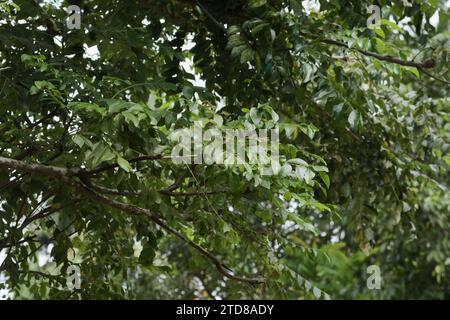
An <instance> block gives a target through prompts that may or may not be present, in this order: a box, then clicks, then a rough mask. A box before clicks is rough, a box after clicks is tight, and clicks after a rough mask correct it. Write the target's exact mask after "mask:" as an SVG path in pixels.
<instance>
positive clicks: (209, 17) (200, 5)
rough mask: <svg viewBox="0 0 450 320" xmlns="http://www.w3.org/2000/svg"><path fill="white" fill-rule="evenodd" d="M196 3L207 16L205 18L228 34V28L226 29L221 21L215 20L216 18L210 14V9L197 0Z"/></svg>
mask: <svg viewBox="0 0 450 320" xmlns="http://www.w3.org/2000/svg"><path fill="white" fill-rule="evenodd" d="M195 3H196V4H197V6H198V7H199V8H200V10H201V11H202V12H203V13H204V14H205V16H206V17H207V18H208V19H209V20H210V21H211V22H212V23H213V24H214V25H215V26H216V27H217V28H218V29H220V30H221V31H222V32H227V28H225V26H224V25H223V24H222V23H220V22H219V21H217V19H216V18H214V16H213V15H212V14H211V13H209V11H208V9H207V8H206V7H205V6H204V5H203V4H202V3H201V2H200V1H199V0H196V1H195Z"/></svg>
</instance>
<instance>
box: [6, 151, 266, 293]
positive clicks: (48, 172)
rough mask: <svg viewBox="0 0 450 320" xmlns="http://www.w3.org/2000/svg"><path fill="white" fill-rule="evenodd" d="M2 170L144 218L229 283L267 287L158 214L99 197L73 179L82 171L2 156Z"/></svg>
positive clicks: (262, 280) (260, 280) (259, 279)
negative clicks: (62, 186)
mask: <svg viewBox="0 0 450 320" xmlns="http://www.w3.org/2000/svg"><path fill="white" fill-rule="evenodd" d="M0 168H6V169H13V170H17V171H22V172H28V173H32V174H39V175H43V176H46V177H49V178H55V179H58V180H59V181H61V182H63V183H65V184H66V185H69V186H71V187H72V188H73V189H74V190H75V191H77V192H78V193H80V194H83V195H85V196H87V197H89V198H91V199H94V200H97V201H98V202H99V203H102V204H104V205H106V206H108V207H111V208H115V209H118V210H120V211H123V212H126V213H128V214H130V215H136V216H144V217H146V218H147V219H148V220H150V221H152V222H154V223H155V224H157V225H158V226H160V227H161V228H162V229H164V230H165V231H167V232H168V233H170V234H172V235H174V236H176V237H177V238H179V239H180V240H182V241H183V242H185V243H187V244H188V245H190V246H191V247H192V248H194V249H195V250H197V251H198V252H199V253H200V254H202V255H203V256H204V257H206V258H208V259H209V260H210V261H211V262H212V263H213V264H214V266H215V267H216V269H217V270H218V271H219V272H220V273H221V274H222V275H223V276H225V277H227V278H229V279H234V280H237V281H241V282H246V283H250V284H253V285H256V284H262V283H264V282H265V281H264V279H263V278H261V277H253V278H248V277H241V276H238V275H236V274H235V273H234V272H233V271H231V270H230V269H229V268H228V267H227V266H226V265H224V264H223V263H222V262H221V261H220V260H219V259H218V258H217V257H216V256H214V255H213V254H212V253H210V252H209V251H207V250H205V249H204V248H203V247H201V246H199V245H198V244H197V243H195V242H193V241H191V240H189V239H188V238H186V237H185V236H184V235H183V234H182V233H180V232H179V231H178V230H176V229H174V228H172V227H171V226H169V225H168V224H167V223H166V222H165V221H164V220H163V218H162V217H161V216H160V215H158V214H156V213H153V212H151V211H150V210H148V209H145V208H141V207H139V206H136V205H133V204H127V203H123V202H119V201H116V200H113V199H110V198H107V197H105V196H104V195H101V194H99V193H97V192H96V191H95V190H93V189H91V188H90V187H89V186H87V185H85V184H83V183H82V182H78V181H76V180H75V179H74V177H76V176H77V174H80V172H82V171H81V169H67V168H60V167H53V166H45V165H41V164H36V163H33V164H31V163H27V162H24V161H20V160H14V159H10V158H5V157H1V156H0Z"/></svg>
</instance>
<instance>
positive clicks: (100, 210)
mask: <svg viewBox="0 0 450 320" xmlns="http://www.w3.org/2000/svg"><path fill="white" fill-rule="evenodd" d="M70 4H77V5H79V6H80V7H81V8H82V11H83V15H82V28H81V29H80V30H69V29H68V28H67V27H66V22H65V19H66V17H67V13H66V11H65V8H66V7H67V6H68V5H70ZM315 4H316V5H315V6H312V7H311V6H310V5H307V4H305V3H303V4H302V2H301V1H299V0H290V1H287V0H273V1H271V0H248V1H244V0H238V1H231V0H227V1H212V0H201V1H194V0H169V1H163V0H139V1H130V0H127V1H122V0H102V1H87V0H85V1H63V2H58V1H52V2H35V1H29V0H14V1H2V2H1V3H0V49H1V51H0V110H1V111H0V251H1V255H0V264H1V266H0V274H1V276H0V281H1V282H0V288H1V289H7V292H8V295H9V296H11V297H14V298H56V299H66V298H71V299H79V298H83V299H87V298H96V299H101V298H138V299H140V298H187V299H192V298H205V299H210V298H219V297H220V298H287V299H305V298H306V299H309V298H320V299H323V298H325V299H327V298H333V299H354V298H421V299H429V298H438V299H443V298H447V299H448V298H449V297H450V288H449V285H450V277H449V272H450V237H449V230H450V221H449V212H450V193H449V188H448V182H449V178H450V176H449V170H448V169H449V166H450V151H449V150H450V123H449V110H450V103H449V102H450V101H449V97H448V93H449V81H450V75H449V58H450V49H449V48H450V47H449V46H450V41H449V34H450V33H449V32H450V30H449V9H448V2H447V1H445V0H441V1H438V0H433V1H430V0H415V1H412V0H411V1H387V0H381V1H371V0H370V1H368V0H358V1H353V0H352V1H342V0H332V1H317V2H316V3H315ZM372 4H376V5H379V6H380V7H381V8H382V10H383V19H382V20H381V21H380V22H379V24H378V25H377V26H375V27H373V28H368V27H367V25H366V20H367V18H368V16H369V14H368V13H367V11H366V8H367V7H368V6H369V5H372ZM311 8H316V9H314V10H311ZM432 22H433V23H432ZM194 121H198V122H200V123H202V125H203V126H204V127H205V128H209V127H217V128H219V129H220V130H225V129H227V128H273V127H275V126H278V127H279V128H280V132H281V137H280V138H281V140H280V154H281V159H282V164H283V165H285V166H287V165H288V164H289V165H292V166H294V165H296V166H299V167H300V168H301V170H298V171H297V174H296V175H287V174H286V173H285V172H284V171H283V170H281V171H280V173H279V174H277V175H274V176H261V175H260V173H259V170H258V168H257V167H255V166H250V165H247V166H238V165H236V166H228V167H225V166H220V165H210V166H208V165H189V166H188V165H174V164H173V163H172V162H171V161H170V159H168V158H167V156H169V155H170V152H171V148H172V147H173V141H171V140H170V139H169V135H170V133H171V132H173V131H174V130H175V129H179V128H188V127H190V126H191V125H192V124H193V123H194ZM44 166H45V167H44ZM55 167H56V168H55ZM58 168H65V169H60V170H58ZM373 264H375V265H378V266H380V268H381V272H382V278H383V282H382V290H375V291H370V290H368V289H367V287H366V279H367V276H368V275H367V274H366V268H367V267H368V266H369V265H373ZM71 265H76V266H78V267H80V270H81V275H82V285H81V288H80V289H79V290H75V291H72V290H69V289H68V288H67V285H66V280H67V273H66V270H67V268H68V267H69V266H71Z"/></svg>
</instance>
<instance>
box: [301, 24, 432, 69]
mask: <svg viewBox="0 0 450 320" xmlns="http://www.w3.org/2000/svg"><path fill="white" fill-rule="evenodd" d="M300 35H302V36H303V37H305V38H309V39H312V40H316V41H319V42H322V43H325V44H330V45H334V46H338V47H342V48H345V49H353V48H351V47H350V46H349V45H348V44H346V43H344V42H341V41H337V40H331V39H321V38H320V37H318V36H315V35H312V34H309V33H305V32H300ZM354 50H356V51H358V52H359V53H361V54H363V55H365V56H369V57H372V58H375V59H378V60H381V61H387V62H391V63H395V64H398V65H401V66H406V67H415V68H417V69H420V70H423V69H429V68H433V67H434V66H435V64H436V63H435V61H434V60H432V59H431V60H426V61H424V62H415V61H412V60H410V61H405V60H402V59H399V58H397V57H394V56H384V55H381V54H378V53H375V52H370V51H366V50H362V49H354Z"/></svg>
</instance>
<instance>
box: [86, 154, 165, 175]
mask: <svg viewBox="0 0 450 320" xmlns="http://www.w3.org/2000/svg"><path fill="white" fill-rule="evenodd" d="M163 158H164V157H163V156H162V155H151V156H140V157H136V158H133V159H130V160H128V162H129V163H135V162H142V161H149V160H162V159H163ZM118 167H119V165H118V164H117V163H112V164H108V165H104V166H101V167H98V168H96V169H93V170H87V171H84V172H83V174H85V175H95V174H98V173H101V172H103V171H107V170H111V169H115V168H118ZM80 172H81V171H80Z"/></svg>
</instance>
